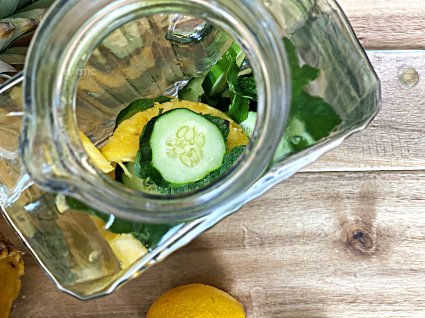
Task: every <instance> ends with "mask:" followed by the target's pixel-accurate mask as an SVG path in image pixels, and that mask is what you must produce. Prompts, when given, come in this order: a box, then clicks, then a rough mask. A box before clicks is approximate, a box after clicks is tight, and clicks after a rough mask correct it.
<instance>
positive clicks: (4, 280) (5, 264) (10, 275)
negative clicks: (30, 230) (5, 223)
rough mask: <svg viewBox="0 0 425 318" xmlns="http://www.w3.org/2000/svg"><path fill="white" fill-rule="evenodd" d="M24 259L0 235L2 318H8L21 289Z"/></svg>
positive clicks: (0, 305)
mask: <svg viewBox="0 0 425 318" xmlns="http://www.w3.org/2000/svg"><path fill="white" fill-rule="evenodd" d="M22 275H24V259H23V257H22V254H21V253H20V252H19V251H18V250H16V249H15V248H14V247H13V246H12V245H11V243H10V242H9V241H7V240H6V238H5V237H4V236H2V235H1V234H0V318H7V317H9V315H10V311H11V309H12V306H13V302H14V301H15V299H16V298H17V297H18V295H19V291H20V289H21V277H22Z"/></svg>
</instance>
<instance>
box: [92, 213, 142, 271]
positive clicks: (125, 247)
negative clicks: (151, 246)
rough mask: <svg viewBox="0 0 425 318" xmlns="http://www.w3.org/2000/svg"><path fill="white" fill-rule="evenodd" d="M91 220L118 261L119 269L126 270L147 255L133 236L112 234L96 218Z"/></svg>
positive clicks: (103, 223) (100, 220) (102, 222)
mask: <svg viewBox="0 0 425 318" xmlns="http://www.w3.org/2000/svg"><path fill="white" fill-rule="evenodd" d="M91 218H92V220H93V222H94V224H95V225H96V227H97V228H98V229H99V231H100V234H101V235H102V236H103V238H104V239H105V240H106V242H108V244H109V247H110V248H111V250H112V252H113V253H114V254H115V256H116V258H117V259H118V260H119V262H120V264H121V268H123V269H126V268H128V267H130V266H131V265H133V263H134V262H135V261H137V260H138V259H139V258H140V257H142V256H143V255H145V254H146V253H147V249H146V247H145V246H144V245H143V244H142V243H141V242H140V241H139V240H138V239H136V238H135V237H134V236H133V234H117V233H113V232H111V231H108V230H107V229H105V222H104V221H103V220H102V219H100V218H98V217H96V216H91Z"/></svg>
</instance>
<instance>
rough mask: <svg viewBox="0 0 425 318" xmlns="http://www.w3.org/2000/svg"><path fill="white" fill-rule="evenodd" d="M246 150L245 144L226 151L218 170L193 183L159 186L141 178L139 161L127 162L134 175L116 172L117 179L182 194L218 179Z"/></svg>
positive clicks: (133, 185) (149, 189) (132, 185)
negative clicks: (138, 168) (138, 166)
mask: <svg viewBox="0 0 425 318" xmlns="http://www.w3.org/2000/svg"><path fill="white" fill-rule="evenodd" d="M244 151H245V146H238V147H235V148H233V149H232V150H231V151H230V152H228V153H226V155H225V156H224V159H223V164H222V165H221V166H220V168H218V169H217V170H214V171H213V172H211V173H209V174H208V175H207V176H206V177H205V178H203V179H202V180H199V181H196V182H193V183H187V184H184V185H171V184H169V185H162V186H158V185H156V184H155V183H153V181H151V180H150V178H149V177H148V178H146V179H145V178H140V177H138V173H137V171H136V170H137V163H131V162H128V163H126V168H127V170H128V171H129V172H130V174H131V175H132V176H131V177H129V176H127V175H125V174H124V173H123V172H122V171H121V172H120V173H117V172H116V175H119V179H117V181H119V182H121V183H122V184H124V185H125V186H127V187H129V188H130V189H133V190H136V191H141V192H152V193H160V194H166V195H173V194H181V193H188V192H193V191H197V190H199V189H202V188H205V187H206V186H208V185H209V184H211V183H213V182H214V181H216V180H217V179H218V178H220V177H221V176H223V175H224V174H226V173H227V172H228V171H229V170H230V169H231V168H232V167H233V165H234V164H235V163H236V162H237V160H238V159H239V157H240V156H241V155H242V153H243V152H244ZM119 169H120V168H119V167H117V171H119Z"/></svg>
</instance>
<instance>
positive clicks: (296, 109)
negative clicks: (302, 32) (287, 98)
mask: <svg viewBox="0 0 425 318" xmlns="http://www.w3.org/2000/svg"><path fill="white" fill-rule="evenodd" d="M284 44H285V47H286V51H287V54H288V61H289V66H290V71H291V82H292V101H291V112H290V116H289V120H288V123H291V121H293V120H294V119H297V120H299V121H300V122H302V123H303V124H304V128H303V130H304V131H303V132H302V133H299V135H293V134H291V132H289V129H287V134H288V137H289V140H290V141H291V145H292V147H293V148H294V149H295V150H298V151H299V150H303V149H305V148H307V147H308V146H310V145H311V141H308V140H306V139H305V134H306V133H307V135H309V136H311V137H312V138H313V139H314V141H316V142H317V141H319V140H321V139H323V138H325V137H327V136H329V134H330V133H331V132H332V131H334V130H335V128H336V127H337V126H338V125H339V124H340V123H341V118H340V117H339V116H338V114H337V113H336V112H335V110H334V109H333V107H332V106H331V105H329V104H328V103H327V102H326V101H325V100H324V99H323V98H321V97H318V96H312V95H310V94H309V93H308V92H306V90H305V87H306V86H307V85H308V84H309V83H310V82H312V81H314V80H316V79H317V78H318V77H319V75H320V70H318V69H316V68H314V67H311V66H309V65H303V66H300V61H299V58H298V54H297V51H296V47H295V46H294V44H293V43H292V42H291V41H290V40H289V39H286V38H285V39H284Z"/></svg>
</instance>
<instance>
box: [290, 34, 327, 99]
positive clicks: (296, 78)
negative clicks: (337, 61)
mask: <svg viewBox="0 0 425 318" xmlns="http://www.w3.org/2000/svg"><path fill="white" fill-rule="evenodd" d="M283 42H284V44H285V48H286V52H287V55H288V62H289V68H290V71H291V83H292V99H293V100H296V98H297V96H298V95H299V94H300V93H301V92H302V91H304V89H305V86H307V85H308V84H309V83H310V82H312V81H314V80H316V79H317V78H318V77H319V75H320V70H318V69H316V68H314V67H311V66H309V65H307V64H305V65H303V66H302V67H300V61H299V58H298V53H297V50H296V47H295V45H294V44H292V42H291V41H290V40H289V39H286V38H284V39H283Z"/></svg>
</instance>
